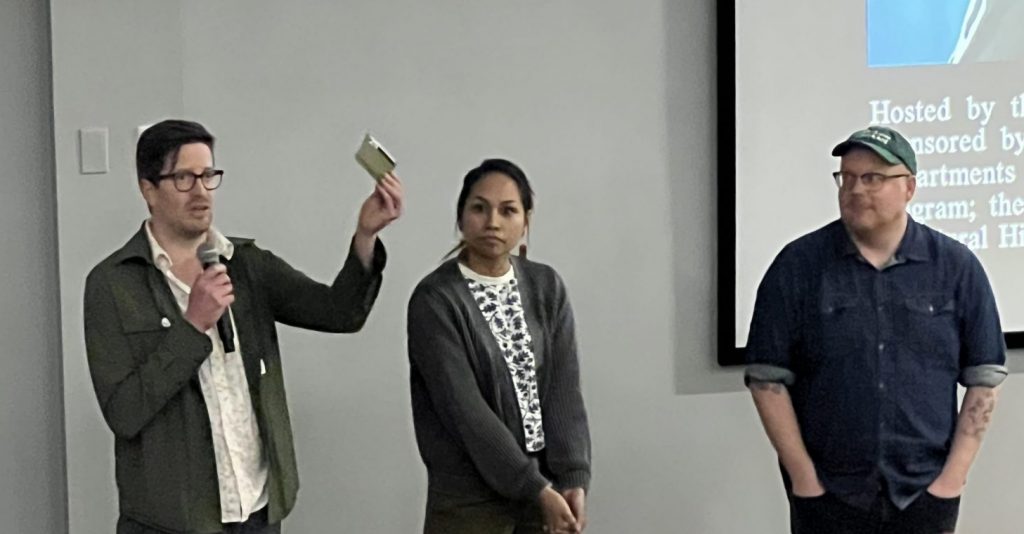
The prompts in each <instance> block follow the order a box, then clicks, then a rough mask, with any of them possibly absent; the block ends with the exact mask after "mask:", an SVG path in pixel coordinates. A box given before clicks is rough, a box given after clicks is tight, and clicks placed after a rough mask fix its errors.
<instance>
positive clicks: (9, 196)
mask: <svg viewBox="0 0 1024 534" xmlns="http://www.w3.org/2000/svg"><path fill="white" fill-rule="evenodd" d="M0 73H2V74H0V125H2V126H0V229H2V230H0V251H2V252H0V272H2V273H3V275H2V276H0V518H2V519H0V531H3V532H62V531H63V530H64V525H65V517H66V506H65V491H64V481H65V478H64V417H63V414H64V412H63V409H62V402H61V344H60V313H59V295H60V292H59V290H58V287H57V230H56V206H55V202H54V199H55V196H54V173H53V136H52V132H53V130H52V126H51V115H50V103H51V95H50V20H49V8H48V6H47V4H46V2H0Z"/></svg>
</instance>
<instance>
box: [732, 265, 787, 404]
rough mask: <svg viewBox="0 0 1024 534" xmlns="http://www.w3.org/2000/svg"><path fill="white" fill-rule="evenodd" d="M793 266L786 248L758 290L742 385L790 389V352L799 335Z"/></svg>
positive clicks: (766, 274) (748, 338) (769, 269)
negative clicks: (777, 385)
mask: <svg viewBox="0 0 1024 534" xmlns="http://www.w3.org/2000/svg"><path fill="white" fill-rule="evenodd" d="M794 267H795V263H794V261H793V259H792V258H791V257H790V254H789V253H788V248H787V249H783V251H782V252H781V253H780V254H779V255H778V256H777V257H776V258H775V261H773V262H772V264H771V266H770V267H769V268H768V272H766V273H765V275H764V278H763V279H762V280H761V284H760V286H758V289H757V299H756V301H755V303H754V315H753V318H752V320H751V321H750V334H749V335H748V337H747V348H746V356H745V360H746V364H747V368H746V372H745V373H744V375H743V381H744V383H745V384H746V385H748V386H749V385H750V383H751V382H776V383H781V384H785V385H787V386H789V385H792V384H793V383H794V382H795V381H796V379H797V376H796V374H794V372H793V369H794V366H793V361H792V359H793V348H794V346H795V345H796V343H797V340H798V339H797V338H798V335H799V324H800V321H799V313H798V305H797V301H798V299H799V294H800V293H801V291H800V288H799V287H797V285H796V284H795V281H796V280H797V279H798V277H797V276H796V274H797V273H796V272H795V271H794Z"/></svg>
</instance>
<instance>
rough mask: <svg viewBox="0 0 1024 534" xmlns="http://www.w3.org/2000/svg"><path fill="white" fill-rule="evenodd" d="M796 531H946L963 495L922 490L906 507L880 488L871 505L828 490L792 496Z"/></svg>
mask: <svg viewBox="0 0 1024 534" xmlns="http://www.w3.org/2000/svg"><path fill="white" fill-rule="evenodd" d="M789 501H790V507H789V513H790V525H791V529H792V530H791V532H792V533H793V534H945V533H950V532H953V531H954V530H955V529H956V520H957V517H958V516H959V515H960V498H959V497H957V498H955V499H940V498H938V497H935V496H933V495H931V494H930V493H928V492H922V493H921V495H920V496H918V497H917V499H915V500H914V502H912V503H910V506H908V507H907V508H906V509H904V510H900V509H899V508H896V505H894V504H893V503H892V501H890V500H889V497H888V496H887V495H886V494H885V493H884V492H880V493H879V494H878V496H877V497H876V498H875V501H874V503H873V504H872V505H871V508H870V509H864V508H860V507H856V506H853V505H851V504H847V503H845V502H843V501H842V500H840V499H839V498H837V497H836V496H834V495H832V494H831V493H826V494H825V495H822V496H821V497H813V498H810V499H804V498H800V497H794V496H791V497H790V499H789Z"/></svg>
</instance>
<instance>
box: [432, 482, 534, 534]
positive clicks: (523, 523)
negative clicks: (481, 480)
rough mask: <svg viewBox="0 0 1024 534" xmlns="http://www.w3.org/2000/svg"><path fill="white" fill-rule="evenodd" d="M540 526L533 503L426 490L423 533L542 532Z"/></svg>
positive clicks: (500, 533)
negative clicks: (425, 514)
mask: <svg viewBox="0 0 1024 534" xmlns="http://www.w3.org/2000/svg"><path fill="white" fill-rule="evenodd" d="M543 528H544V518H543V515H542V513H541V511H540V507H539V506H538V505H537V504H536V503H534V502H516V501H510V500H508V499H504V498H500V497H469V496H455V495H448V494H445V493H439V492H436V491H428V492H427V517H426V519H425V520H424V524H423V532H424V534H541V533H542V532H543V531H544V530H543Z"/></svg>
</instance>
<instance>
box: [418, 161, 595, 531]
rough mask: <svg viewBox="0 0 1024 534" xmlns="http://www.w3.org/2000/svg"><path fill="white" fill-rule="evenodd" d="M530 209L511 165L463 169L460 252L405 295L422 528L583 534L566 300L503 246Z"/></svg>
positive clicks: (579, 429) (583, 462)
mask: <svg viewBox="0 0 1024 534" xmlns="http://www.w3.org/2000/svg"><path fill="white" fill-rule="evenodd" d="M532 209H533V191H532V189H531V188H530V183H529V181H528V180H527V178H526V175H525V174H524V173H523V171H522V170H521V169H520V168H519V167H517V166H516V165H515V164H513V163H512V162H509V161H506V160H501V159H489V160H486V161H484V162H483V163H482V164H481V165H480V166H479V167H477V168H475V169H473V170H471V171H469V173H468V174H467V175H466V177H465V179H464V181H463V186H462V192H461V194H460V195H459V200H458V208H457V211H456V219H457V221H458V227H459V230H460V231H461V232H462V238H463V239H462V242H461V243H460V244H459V246H458V247H456V251H458V256H457V257H456V258H453V259H450V260H448V261H446V262H445V263H443V264H442V265H441V266H440V267H438V268H437V269H436V270H435V271H434V272H432V273H430V274H429V275H427V276H426V278H424V279H423V280H422V281H421V282H420V283H419V285H418V286H417V287H416V290H415V291H414V292H413V295H412V298H411V299H410V301H409V322H408V336H409V362H410V366H411V377H410V382H411V388H412V407H413V419H414V422H415V426H416V440H417V443H418V445H419V450H420V455H421V457H422V458H423V463H424V464H426V466H427V477H428V497H427V512H426V520H425V524H424V532H425V533H426V534H434V533H445V534H459V533H467V534H468V533H472V534H479V533H503V534H523V533H535V532H536V533H539V532H542V531H546V532H549V533H578V532H582V530H583V527H584V526H585V523H586V518H585V505H584V501H585V495H586V491H587V486H588V484H589V482H590V432H589V429H588V426H587V415H586V411H585V410H584V407H583V397H582V395H581V393H580V385H579V362H578V360H577V357H576V339H575V327H574V323H573V314H572V308H571V306H570V305H569V299H568V296H567V295H566V291H565V286H564V284H563V283H562V280H561V278H560V277H559V276H558V274H557V273H556V272H555V271H554V270H553V269H552V268H551V267H548V266H547V265H543V264H540V263H535V262H532V261H528V260H526V258H525V256H524V255H522V254H521V255H520V256H518V257H517V256H513V255H512V254H511V252H512V250H513V249H515V248H516V247H517V246H518V245H519V243H520V242H521V241H522V239H523V237H524V236H525V235H526V230H527V226H528V224H529V219H530V213H531V210H532ZM521 250H522V249H521ZM453 252H455V251H453Z"/></svg>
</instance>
